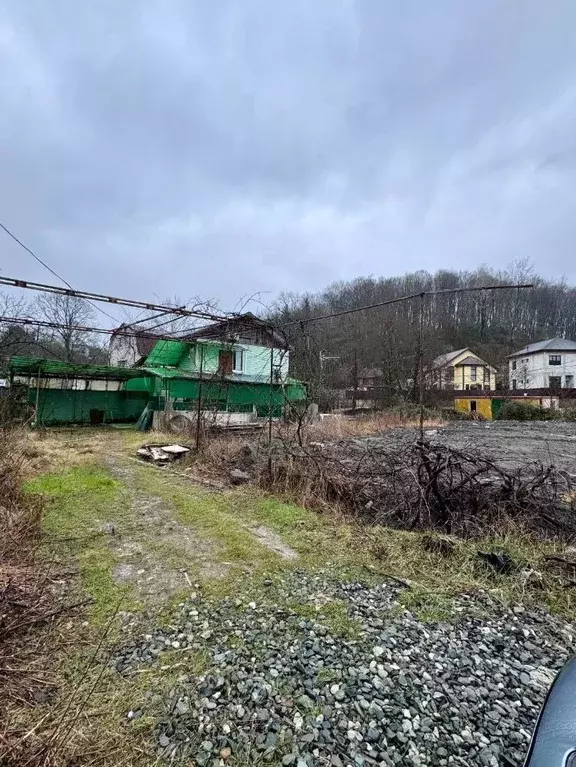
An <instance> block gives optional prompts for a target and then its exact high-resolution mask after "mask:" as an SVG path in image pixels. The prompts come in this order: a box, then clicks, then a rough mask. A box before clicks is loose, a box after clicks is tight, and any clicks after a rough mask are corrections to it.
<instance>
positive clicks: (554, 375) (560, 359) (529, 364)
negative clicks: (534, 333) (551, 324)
mask: <svg viewBox="0 0 576 767" xmlns="http://www.w3.org/2000/svg"><path fill="white" fill-rule="evenodd" d="M508 374H509V375H508V380H509V388H510V389H573V388H574V381H575V376H576V341H570V340H568V339H567V338H549V339H548V340H547V341H537V342H536V343H534V344H528V346H525V347H524V348H523V349H520V351H518V352H514V354H511V355H510V356H509V357H508Z"/></svg>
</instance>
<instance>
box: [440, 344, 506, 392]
mask: <svg viewBox="0 0 576 767" xmlns="http://www.w3.org/2000/svg"><path fill="white" fill-rule="evenodd" d="M427 379H428V385H429V386H431V387H432V388H433V389H454V390H455V391H471V390H474V389H482V390H486V391H494V389H495V388H496V368H495V367H493V366H492V365H489V364H488V363H487V362H485V360H483V359H482V358H481V357H479V356H478V355H477V354H475V353H474V352H473V351H472V350H471V349H468V348H466V349H458V350H457V351H455V352H448V353H447V354H441V355H440V356H439V357H436V359H435V360H434V362H433V363H432V365H431V367H430V369H429V372H428V374H427Z"/></svg>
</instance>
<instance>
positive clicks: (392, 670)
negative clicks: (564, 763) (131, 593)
mask: <svg viewBox="0 0 576 767" xmlns="http://www.w3.org/2000/svg"><path fill="white" fill-rule="evenodd" d="M402 593H403V589H402V588H401V587H399V586H396V585H390V584H381V585H376V586H374V585H371V586H370V585H367V584H362V583H358V582H344V581H341V580H336V579H334V577H333V576H331V575H330V574H329V573H322V574H320V575H310V574H307V573H305V572H301V571H294V572H291V573H289V574H288V575H283V576H282V577H281V578H278V579H275V580H274V582H273V583H272V582H270V581H266V582H265V583H264V585H263V587H262V589H261V591H260V592H259V595H258V596H252V600H253V601H249V599H250V597H246V598H244V599H239V598H236V599H235V598H225V599H222V600H208V599H204V598H202V597H201V596H197V597H196V598H194V599H191V600H189V601H187V602H185V603H182V604H181V605H180V606H179V607H178V608H177V610H176V613H175V614H174V615H173V616H172V619H171V621H172V622H171V624H170V625H169V626H168V627H167V626H166V625H164V626H163V627H162V628H160V627H159V628H157V629H155V630H152V631H150V633H148V634H146V635H143V636H141V637H140V638H138V639H137V640H136V641H135V642H134V643H133V644H131V645H130V646H126V647H124V648H123V649H121V650H119V651H118V653H117V655H116V656H115V658H114V660H113V663H114V665H115V667H116V669H117V670H118V672H119V673H121V674H133V673H134V672H138V671H140V670H142V669H143V668H147V667H151V668H158V669H159V666H160V664H166V665H169V664H182V665H181V666H180V669H181V672H182V673H180V676H179V677H178V678H177V679H175V682H174V687H173V689H172V690H170V692H169V693H168V694H165V693H162V694H160V692H159V690H160V689H161V687H160V685H159V684H158V685H155V684H154V683H151V684H149V685H148V688H147V689H146V690H145V691H143V693H142V695H141V697H140V698H139V699H138V700H133V701H130V702H129V703H130V705H131V706H132V709H131V711H130V712H129V713H128V717H129V719H131V720H135V721H136V720H138V719H140V718H142V717H145V716H154V717H155V722H156V724H155V729H154V733H155V738H156V743H157V748H158V755H159V756H160V757H161V761H165V762H166V763H171V764H179V763H182V764H191V763H192V762H191V761H190V759H191V758H192V759H194V761H195V763H196V764H199V765H210V766H211V767H212V765H218V764H224V763H225V762H226V761H230V763H234V764H244V765H253V764H260V763H268V764H272V765H280V764H282V765H286V766H288V765H295V767H307V766H308V767H312V766H313V765H333V766H334V767H344V766H345V765H353V766H354V767H364V765H366V767H368V766H369V765H374V764H378V765H382V766H385V765H434V766H438V767H439V766H440V765H468V766H469V765H487V766H489V767H500V766H501V765H504V766H505V765H521V764H522V761H523V759H524V757H525V754H526V750H527V746H528V743H529V738H530V734H531V731H532V728H533V726H534V724H535V721H536V717H537V714H538V709H539V706H540V704H541V703H542V701H543V700H544V697H545V694H546V691H547V689H548V687H549V685H550V683H551V681H552V679H553V678H554V675H555V673H556V671H557V670H558V669H559V668H560V667H561V665H562V664H563V662H564V661H565V660H566V659H567V657H568V656H569V655H570V654H571V652H572V645H573V635H572V631H573V626H572V625H571V624H568V623H566V622H565V621H563V620H561V619H559V618H555V617H552V616H550V615H548V614H546V613H545V612H543V611H539V610H536V609H529V610H528V609H526V608H524V607H520V606H516V607H511V608H508V607H504V606H502V605H500V604H499V603H497V602H496V601H494V600H492V599H491V598H490V597H488V596H487V595H474V596H466V595H463V596H461V597H460V598H458V599H457V600H455V602H454V616H453V618H452V620H451V622H450V623H444V622H423V621H422V620H419V619H417V618H416V617H415V616H414V615H413V614H411V613H410V612H408V611H406V609H405V608H404V607H403V606H402V605H401V603H400V602H399V599H400V598H401V597H402ZM193 658H194V659H195V662H196V663H197V662H198V658H203V671H202V672H201V675H197V672H193V673H189V668H187V663H186V661H187V659H190V663H189V667H190V668H191V667H192V665H193V663H192V659H193ZM160 673H161V672H160V671H159V675H160ZM127 703H128V702H127Z"/></svg>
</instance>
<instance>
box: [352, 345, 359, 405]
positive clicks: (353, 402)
mask: <svg viewBox="0 0 576 767" xmlns="http://www.w3.org/2000/svg"><path fill="white" fill-rule="evenodd" d="M353 375H354V381H353V382H352V383H353V386H354V392H353V395H352V410H356V402H357V400H358V349H354V367H353Z"/></svg>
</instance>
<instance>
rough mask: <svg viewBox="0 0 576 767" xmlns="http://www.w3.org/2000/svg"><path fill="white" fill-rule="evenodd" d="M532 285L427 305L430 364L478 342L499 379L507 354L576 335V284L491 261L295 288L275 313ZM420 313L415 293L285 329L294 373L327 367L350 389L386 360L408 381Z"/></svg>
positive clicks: (330, 382) (331, 377)
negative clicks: (362, 373) (498, 267)
mask: <svg viewBox="0 0 576 767" xmlns="http://www.w3.org/2000/svg"><path fill="white" fill-rule="evenodd" d="M526 282H530V283H533V284H534V286H535V287H534V288H533V289H530V290H515V289H511V290H502V291H480V292H476V293H469V294H453V295H444V296H432V297H427V298H426V299H425V303H424V333H423V340H424V343H423V348H424V356H425V362H426V363H428V362H430V361H431V360H432V359H433V358H434V357H436V356H437V355H439V354H442V353H444V352H447V351H450V350H453V349H459V348H462V347H465V346H470V347H472V348H473V349H474V351H476V352H477V353H478V354H480V355H481V356H482V357H484V358H485V359H486V361H488V362H490V363H492V364H493V365H495V366H497V367H498V369H499V379H505V378H506V374H507V362H506V357H507V355H508V354H510V353H511V352H512V351H515V350H517V349H519V348H521V347H522V346H524V345H525V344H526V343H529V342H531V341H537V340H541V339H544V338H550V337H553V336H565V337H567V338H573V339H575V338H576V287H572V286H569V285H566V284H565V283H564V282H562V281H551V280H545V279H543V278H541V277H538V276H537V275H535V274H534V273H533V270H532V268H531V267H530V266H529V265H528V264H526V263H523V262H520V263H516V264H514V265H513V266H512V267H510V268H508V269H506V270H502V271H494V270H490V269H487V268H483V267H482V268H479V269H476V270H474V271H471V272H468V271H459V272H454V271H446V270H439V271H437V272H436V273H434V274H430V273H428V272H424V271H420V272H414V273H412V274H407V275H405V276H403V277H386V278H376V277H361V278H358V279H355V280H352V281H350V282H340V283H336V284H334V285H331V286H330V287H328V288H327V289H326V290H325V291H323V292H321V293H318V294H309V293H303V294H300V295H294V294H286V295H282V296H281V297H280V299H279V300H278V302H277V304H276V306H275V307H274V320H275V321H276V322H278V323H279V324H282V323H286V322H291V321H293V320H303V321H305V320H306V319H307V318H310V317H314V316H317V315H323V314H329V313H331V312H338V311H342V310H345V309H353V308H358V307H360V306H364V305H367V304H373V303H378V302H380V301H386V300H389V299H392V298H396V297H399V296H403V295H407V294H412V293H418V292H420V291H430V290H442V289H446V288H461V287H476V286H482V285H512V284H518V283H526ZM418 317H419V301H418V300H415V301H407V302H403V303H399V304H395V305H392V306H387V307H381V308H377V309H370V310H367V311H363V312H358V313H355V314H350V315H346V316H343V317H336V318H332V319H328V320H323V321H321V322H316V323H310V324H307V323H306V322H304V323H303V325H301V324H297V325H289V326H286V327H285V332H286V333H287V334H288V336H289V339H290V342H291V344H292V346H293V349H294V351H293V355H292V360H293V373H294V374H295V375H301V376H302V377H304V378H310V376H315V377H317V376H319V375H320V373H321V377H322V380H323V382H324V383H325V385H327V386H351V385H352V384H353V380H354V371H355V368H356V367H357V368H358V369H362V368H364V367H368V368H373V367H379V368H382V369H383V371H384V375H385V379H384V385H385V386H389V387H391V388H398V387H400V388H402V387H405V386H406V379H409V378H411V377H413V376H414V368H415V364H416V360H415V357H416V346H417V339H418ZM328 357H337V358H338V359H333V360H330V359H326V358H328ZM321 358H323V361H322V363H321ZM320 368H322V371H321V370H320Z"/></svg>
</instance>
